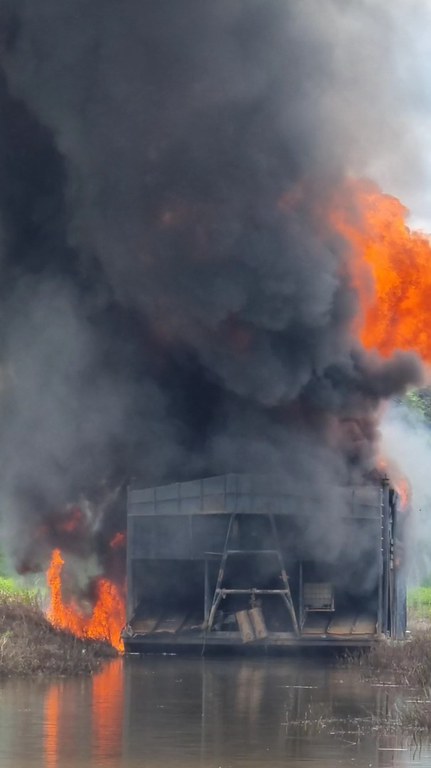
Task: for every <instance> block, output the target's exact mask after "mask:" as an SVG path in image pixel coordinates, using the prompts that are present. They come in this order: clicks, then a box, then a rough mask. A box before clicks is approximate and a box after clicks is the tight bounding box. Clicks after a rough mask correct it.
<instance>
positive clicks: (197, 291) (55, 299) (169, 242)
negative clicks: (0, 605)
mask: <svg viewBox="0 0 431 768" xmlns="http://www.w3.org/2000/svg"><path fill="white" fill-rule="evenodd" d="M389 5H390V4H388V3H387V2H383V1H381V2H379V1H377V2H376V1H375V0H374V1H373V2H366V1H365V0H363V1H362V2H355V3H354V4H350V3H345V2H339V1H338V0H301V2H300V3H288V2H285V0H283V1H281V0H219V1H218V2H209V1H208V0H175V2H171V1H169V0H166V1H165V2H160V0H148V1H147V2H142V1H141V0H139V1H138V0H124V2H122V3H119V2H118V1H117V0H103V2H102V0H92V2H91V3H88V2H84V0H62V2H61V3H59V2H58V0H37V2H34V0H13V3H12V2H11V3H7V2H4V0H2V2H0V10H1V21H0V27H1V56H0V61H1V79H0V102H1V110H0V115H1V117H0V158H1V168H2V174H1V178H0V234H1V237H0V252H1V253H0V270H1V277H2V279H1V281H0V318H1V334H0V364H1V376H0V388H1V392H0V489H1V510H2V515H3V526H4V528H5V530H6V533H7V536H8V541H9V546H10V548H11V551H13V554H14V558H15V562H16V564H17V567H19V568H27V567H28V568H37V567H39V566H40V565H41V564H42V563H43V562H44V561H45V560H46V556H47V553H48V551H49V549H50V548H52V546H53V545H55V544H58V543H62V541H63V538H64V535H65V533H66V532H67V525H68V521H69V518H70V515H71V514H72V516H73V509H74V507H73V505H77V506H78V508H79V513H78V519H79V520H78V522H79V524H78V525H77V527H76V528H75V534H74V536H71V537H68V538H67V544H65V546H68V547H69V548H70V549H74V548H75V549H76V550H77V552H81V551H82V552H84V553H86V548H87V549H88V548H89V549H91V548H93V549H97V547H99V549H100V552H101V553H103V545H104V543H106V541H107V540H108V538H109V534H110V531H111V532H113V531H114V530H115V529H116V528H118V520H117V519H116V514H117V510H118V509H123V508H124V504H123V503H119V502H118V500H119V498H120V497H121V489H122V488H124V486H125V484H126V483H127V482H128V480H129V479H130V478H131V477H133V476H139V477H140V478H141V480H142V482H144V483H146V484H148V485H151V484H155V483H159V482H165V481H170V480H177V479H182V478H186V477H196V476H199V475H202V474H215V473H221V472H226V471H250V472H253V471H259V472H276V473H283V474H285V475H287V476H288V477H291V478H292V482H294V483H295V484H296V485H300V486H301V485H304V486H305V487H307V488H309V487H310V484H311V486H312V487H314V486H318V484H327V483H331V482H337V483H342V482H345V481H348V480H352V479H360V478H362V477H363V476H364V475H366V474H367V473H369V472H370V471H372V470H373V469H374V467H375V460H376V453H377V451H378V421H379V413H380V407H381V403H382V401H383V400H386V399H387V398H390V397H391V396H392V395H394V394H400V393H403V392H404V391H405V390H406V388H407V387H408V386H409V385H414V384H417V383H418V382H419V381H420V379H421V365H420V362H419V360H418V359H417V358H416V357H415V355H413V354H410V353H397V354H396V355H395V356H393V357H392V358H390V359H388V360H383V359H382V358H380V357H379V356H378V355H377V353H370V352H367V351H366V350H364V349H363V348H362V347H361V344H360V342H359V341H358V338H357V334H356V332H355V327H356V326H355V323H356V320H357V317H358V313H359V300H358V295H357V291H356V289H355V285H354V281H353V278H352V270H351V268H350V266H351V259H352V258H353V257H352V254H351V251H350V248H349V246H348V244H347V243H346V242H345V241H344V240H343V238H342V237H341V236H340V234H339V233H337V232H336V231H335V230H334V228H333V226H332V224H331V221H330V220H327V219H326V218H325V217H324V216H323V215H322V211H324V210H325V204H326V201H327V196H328V190H333V189H335V188H337V186H338V185H340V184H342V183H343V181H344V179H345V178H346V177H348V176H352V175H353V176H361V175H367V174H370V173H372V172H373V169H376V168H377V169H379V168H382V167H383V168H388V167H392V169H393V174H394V178H395V177H396V178H399V177H401V176H402V175H403V173H404V172H405V171H406V169H409V173H410V174H411V173H412V172H414V173H419V168H420V158H419V157H418V156H417V152H416V147H415V136H414V131H413V129H412V127H411V125H410V123H409V119H408V116H409V98H408V93H407V88H406V80H407V79H408V78H407V76H406V72H407V71H408V67H409V58H408V54H406V53H401V54H400V48H401V50H404V51H405V48H406V46H405V42H406V37H408V35H409V25H408V17H407V18H406V19H405V18H403V14H402V13H400V11H399V9H398V10H394V9H392V8H388V7H386V6H389ZM398 5H401V6H402V5H403V4H402V3H400V4H398ZM405 5H406V7H407V5H408V7H409V8H410V4H407V3H406V4H405ZM419 5H420V4H418V7H419ZM406 16H407V14H406ZM402 42H403V43H404V45H403V46H401V45H400V44H401V43H402ZM407 48H408V46H407ZM400 56H401V57H404V58H403V59H401V58H400ZM400 67H403V74H404V80H403V78H400ZM406 68H407V69H406ZM348 194H349V193H348V188H346V192H345V195H346V196H347V198H346V200H345V203H346V206H347V207H348V205H349V199H348ZM298 199H300V203H299V204H292V201H295V200H296V201H298ZM352 208H354V205H353V203H352ZM65 526H66V527H65ZM80 532H81V533H82V534H83V535H82V536H81V535H80ZM84 534H85V535H84Z"/></svg>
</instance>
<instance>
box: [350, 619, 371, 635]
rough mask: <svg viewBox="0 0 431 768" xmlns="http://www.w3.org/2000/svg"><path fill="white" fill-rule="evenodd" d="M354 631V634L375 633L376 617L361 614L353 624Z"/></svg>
mask: <svg viewBox="0 0 431 768" xmlns="http://www.w3.org/2000/svg"><path fill="white" fill-rule="evenodd" d="M352 633H353V634H354V635H375V634H376V617H375V616H367V615H359V616H358V617H357V619H356V621H355V623H354V625H353V630H352Z"/></svg>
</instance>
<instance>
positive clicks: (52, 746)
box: [44, 685, 61, 768]
mask: <svg viewBox="0 0 431 768" xmlns="http://www.w3.org/2000/svg"><path fill="white" fill-rule="evenodd" d="M60 696H61V694H60V687H59V686H58V685H53V686H52V687H51V688H50V689H49V690H48V692H47V694H46V698H45V707H44V748H45V755H44V757H45V768H57V766H58V746H59V744H58V729H59V718H60Z"/></svg>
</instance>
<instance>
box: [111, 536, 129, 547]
mask: <svg viewBox="0 0 431 768" xmlns="http://www.w3.org/2000/svg"><path fill="white" fill-rule="evenodd" d="M109 546H110V547H111V549H121V548H122V547H125V546H126V534H125V533H120V532H118V533H116V534H115V536H114V537H113V538H112V539H111V541H110V542H109Z"/></svg>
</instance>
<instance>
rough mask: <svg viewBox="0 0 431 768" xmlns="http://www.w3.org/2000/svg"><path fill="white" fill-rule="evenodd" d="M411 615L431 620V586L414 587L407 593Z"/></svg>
mask: <svg viewBox="0 0 431 768" xmlns="http://www.w3.org/2000/svg"><path fill="white" fill-rule="evenodd" d="M407 607H408V611H409V616H410V617H413V618H416V619H430V620H431V587H413V588H412V589H409V591H408V593H407Z"/></svg>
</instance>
